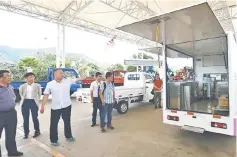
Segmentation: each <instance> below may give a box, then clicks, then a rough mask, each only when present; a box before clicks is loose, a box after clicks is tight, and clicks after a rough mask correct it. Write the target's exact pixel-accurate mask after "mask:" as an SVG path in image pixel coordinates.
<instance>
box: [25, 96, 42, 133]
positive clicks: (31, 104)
mask: <svg viewBox="0 0 237 157" xmlns="http://www.w3.org/2000/svg"><path fill="white" fill-rule="evenodd" d="M21 111H22V115H23V119H24V124H23V126H24V132H25V135H29V132H30V130H29V117H30V111H31V116H32V119H33V123H34V129H35V132H40V129H39V120H38V111H39V107H38V106H37V104H36V103H35V100H33V99H25V100H24V101H23V104H22V107H21Z"/></svg>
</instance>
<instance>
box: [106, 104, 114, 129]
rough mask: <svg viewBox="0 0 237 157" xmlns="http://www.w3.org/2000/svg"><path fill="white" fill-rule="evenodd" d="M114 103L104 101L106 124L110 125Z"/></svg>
mask: <svg viewBox="0 0 237 157" xmlns="http://www.w3.org/2000/svg"><path fill="white" fill-rule="evenodd" d="M113 107H114V104H106V103H105V115H106V117H107V126H108V127H110V126H112V111H113Z"/></svg>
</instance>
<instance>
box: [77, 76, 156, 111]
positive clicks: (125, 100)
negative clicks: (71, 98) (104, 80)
mask: <svg viewBox="0 0 237 157" xmlns="http://www.w3.org/2000/svg"><path fill="white" fill-rule="evenodd" d="M152 89H153V77H152V76H151V75H150V74H147V73H144V72H127V73H126V74H125V76H124V85H123V86H119V87H115V99H116V102H115V104H114V108H115V109H117V111H118V113H120V114H124V113H126V112H127V111H128V108H129V105H130V104H131V103H135V102H141V101H149V100H151V99H153V95H152V94H151V91H152ZM76 94H77V98H78V100H80V101H82V102H90V100H91V98H90V89H79V90H78V91H77V93H76Z"/></svg>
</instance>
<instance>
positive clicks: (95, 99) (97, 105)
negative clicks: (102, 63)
mask: <svg viewBox="0 0 237 157" xmlns="http://www.w3.org/2000/svg"><path fill="white" fill-rule="evenodd" d="M95 77H96V80H95V81H94V82H92V83H91V86H90V91H91V102H92V103H93V112H92V125H91V127H94V126H96V117H97V110H98V109H99V111H100V120H102V119H101V118H102V115H101V114H103V107H102V104H101V100H100V97H99V91H100V88H99V87H100V85H101V79H102V74H101V73H100V72H97V73H96V74H95ZM100 124H102V122H100Z"/></svg>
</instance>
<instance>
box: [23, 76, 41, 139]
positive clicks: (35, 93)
mask: <svg viewBox="0 0 237 157" xmlns="http://www.w3.org/2000/svg"><path fill="white" fill-rule="evenodd" d="M25 78H26V83H25V84H23V85H21V86H20V88H19V91H20V96H21V105H22V107H21V109H22V116H23V119H24V124H23V126H24V132H25V136H24V139H27V138H28V136H29V132H30V131H29V117H30V111H31V115H32V119H33V123H34V129H35V134H34V135H33V137H34V138H35V137H38V136H39V135H40V128H39V120H38V111H39V107H38V105H39V100H40V97H41V86H40V84H38V83H35V75H34V73H31V72H30V73H26V74H25Z"/></svg>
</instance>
